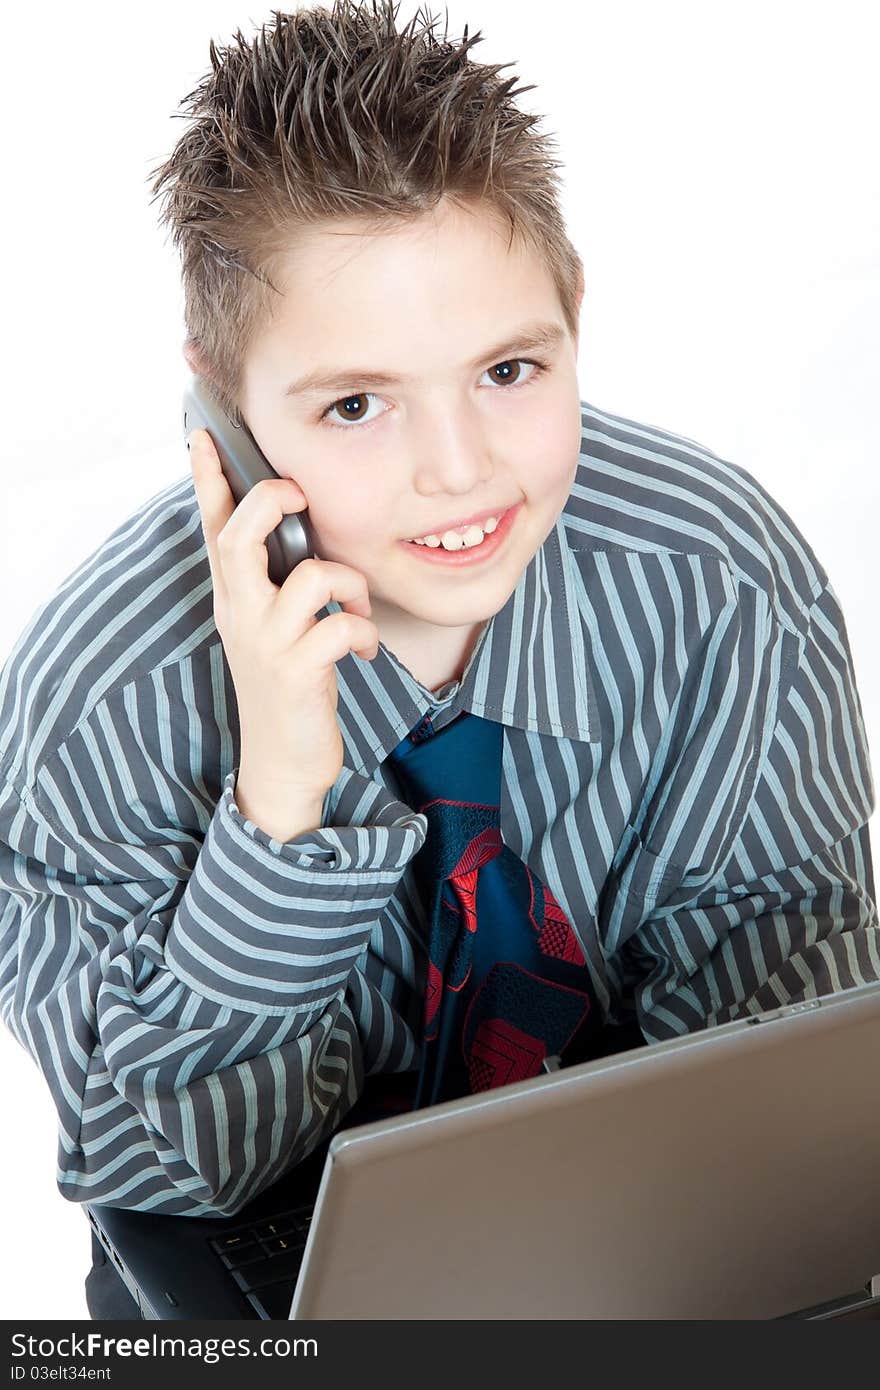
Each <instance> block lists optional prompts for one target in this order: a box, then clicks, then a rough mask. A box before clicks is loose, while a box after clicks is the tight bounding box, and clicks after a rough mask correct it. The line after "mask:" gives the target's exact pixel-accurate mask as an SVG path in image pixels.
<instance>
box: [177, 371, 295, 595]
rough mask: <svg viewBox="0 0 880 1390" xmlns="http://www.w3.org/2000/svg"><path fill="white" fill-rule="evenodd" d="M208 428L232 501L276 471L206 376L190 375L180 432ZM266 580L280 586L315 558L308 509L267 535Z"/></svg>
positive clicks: (275, 475)
mask: <svg viewBox="0 0 880 1390" xmlns="http://www.w3.org/2000/svg"><path fill="white" fill-rule="evenodd" d="M190 430H207V431H208V433H209V435H210V436H211V438H212V440H213V441H214V448H215V449H216V450H217V457H218V458H219V460H220V467H221V468H222V469H223V476H224V478H225V479H226V481H227V483H228V484H229V490H230V492H231V493H232V495H233V497H234V498H235V501H236V503H238V502H240V501H241V500H242V498H243V497H245V496H246V495H247V493H248V492H249V491H250V490H251V488H252V487H253V486H254V484H255V483H259V482H262V480H263V479H264V478H277V477H278V476H279V475H278V474H277V473H276V472H275V470H274V468H273V467H272V466H271V464H270V463H269V462H268V461H267V459H266V457H265V455H264V454H263V453H262V451H261V449H260V446H259V445H258V444H257V441H256V440H255V439H254V437H253V435H252V434H251V432H250V430H249V429H248V427H247V425H246V424H244V423H242V424H241V425H236V424H235V423H234V421H232V420H231V419H230V418H229V416H228V415H227V414H226V411H225V410H224V409H223V407H222V406H221V404H220V401H219V399H218V398H217V396H216V395H215V393H214V392H213V391H212V390H211V387H210V386H209V384H208V382H207V381H206V380H205V379H204V377H200V376H193V377H191V378H190V381H189V384H188V386H187V387H186V389H185V391H184V393H183V434H184V438H186V436H187V435H188V434H189V432H190ZM266 549H267V550H268V552H269V578H270V579H271V580H272V583H273V584H277V585H278V587H279V588H280V587H281V585H282V584H283V583H284V581H285V579H286V578H287V576H288V575H289V574H290V572H291V570H293V569H294V568H295V567H296V566H297V565H298V564H299V563H300V561H302V560H310V559H314V558H315V543H314V534H313V532H312V528H311V526H310V525H309V520H308V516H307V514H306V512H289V513H288V515H287V516H285V517H282V519H281V521H280V523H279V524H278V526H276V528H275V530H274V531H272V532H271V534H270V535H268V536H267V537H266Z"/></svg>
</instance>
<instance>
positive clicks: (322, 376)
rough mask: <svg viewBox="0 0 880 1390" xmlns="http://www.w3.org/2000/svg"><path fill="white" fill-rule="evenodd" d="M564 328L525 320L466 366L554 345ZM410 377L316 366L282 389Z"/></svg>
mask: <svg viewBox="0 0 880 1390" xmlns="http://www.w3.org/2000/svg"><path fill="white" fill-rule="evenodd" d="M565 332H566V330H565V328H564V327H563V325H562V324H560V323H552V322H540V323H527V324H524V325H523V327H522V328H521V329H520V330H519V332H518V333H515V334H514V335H513V336H512V337H508V338H505V339H504V341H503V342H501V343H497V344H496V346H495V347H490V348H487V349H486V351H485V352H481V353H480V355H479V357H475V358H474V360H473V361H472V362H470V363H468V364H467V365H468V367H469V368H473V367H478V366H479V365H480V363H481V362H501V361H503V360H504V358H505V356H506V354H508V353H511V352H513V351H514V350H515V349H517V348H522V349H523V350H525V351H528V350H529V349H531V348H553V347H556V346H557V345H558V344H559V342H560V341H561V339H562V338H563V337H564V336H565ZM414 380H416V378H415V377H412V376H396V375H395V374H394V373H392V372H377V371H373V370H368V369H364V368H361V367H347V368H344V369H343V370H341V371H340V370H337V369H334V370H333V371H328V370H325V369H324V368H323V367H318V368H316V369H315V370H314V371H312V372H309V373H307V375H306V376H302V377H300V378H299V379H298V380H297V381H292V382H291V383H290V385H289V386H288V387H286V389H285V391H284V395H285V396H307V395H315V394H316V393H318V392H323V391H344V390H346V388H347V387H351V386H354V385H355V384H356V385H358V386H396V385H398V384H399V383H401V382H407V381H414Z"/></svg>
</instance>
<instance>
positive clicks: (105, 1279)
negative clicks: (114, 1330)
mask: <svg viewBox="0 0 880 1390" xmlns="http://www.w3.org/2000/svg"><path fill="white" fill-rule="evenodd" d="M86 1306H87V1308H88V1310H89V1317H90V1318H92V1319H93V1321H95V1322H127V1321H130V1320H131V1319H132V1318H140V1316H141V1310H140V1308H139V1307H138V1306H137V1304H136V1303H135V1301H134V1299H133V1298H132V1296H131V1294H130V1293H129V1292H128V1289H127V1287H126V1285H125V1284H124V1283H123V1281H122V1279H121V1278H120V1276H119V1272H118V1271H117V1269H116V1266H115V1264H114V1263H113V1261H112V1260H111V1259H108V1257H107V1253H106V1251H105V1250H104V1247H103V1245H102V1244H101V1242H100V1241H99V1240H98V1237H97V1236H96V1235H95V1233H94V1231H92V1268H91V1269H90V1271H89V1273H88V1274H87V1275H86Z"/></svg>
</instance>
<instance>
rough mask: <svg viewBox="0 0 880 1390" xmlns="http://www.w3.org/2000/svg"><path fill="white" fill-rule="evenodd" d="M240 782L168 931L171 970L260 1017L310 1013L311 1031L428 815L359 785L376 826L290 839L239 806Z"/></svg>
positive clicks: (214, 822) (216, 818)
mask: <svg viewBox="0 0 880 1390" xmlns="http://www.w3.org/2000/svg"><path fill="white" fill-rule="evenodd" d="M236 776H237V771H236V770H233V771H232V772H230V773H229V774H228V775H227V777H226V778H225V780H224V783H223V791H222V794H221V796H220V800H219V801H218V803H217V806H216V808H215V811H214V815H213V817H212V819H211V822H210V825H209V826H208V830H207V833H206V835H205V839H204V842H203V844H202V848H201V851H200V853H199V857H198V859H197V861H196V865H195V868H194V869H193V872H192V874H191V876H190V879H189V882H188V883H187V887H186V890H185V892H184V894H183V896H182V898H181V900H180V902H179V904H178V908H177V912H176V913H175V917H174V920H173V922H172V924H171V926H170V927H169V929H168V933H167V936H166V939H165V963H166V965H167V966H168V968H169V969H170V970H171V971H172V973H173V974H174V975H176V976H177V978H178V979H180V980H181V981H183V982H184V983H185V984H187V985H188V986H189V987H190V988H191V989H193V990H195V991H196V992H197V993H199V994H201V995H204V996H205V997H206V998H209V999H213V1000H215V1001H216V1002H218V1003H223V1004H227V1005H229V1006H230V1007H232V1008H238V1009H245V1010H248V1011H250V1012H257V1013H263V1012H266V1013H275V1014H288V1013H290V1012H291V1011H294V1012H298V1011H300V1010H301V1011H303V1013H304V1015H305V1016H306V1017H305V1018H304V1023H303V1026H304V1027H308V1026H309V1023H310V1022H311V1021H313V1020H314V1017H315V1016H316V1014H320V1013H322V1012H324V1011H325V1009H326V1008H327V1006H328V1004H329V1003H330V1001H331V1000H332V999H333V998H335V997H338V996H341V994H342V993H343V992H344V989H345V985H346V982H347V980H348V976H349V974H350V972H351V970H352V967H353V966H354V963H355V961H356V960H357V958H358V957H359V956H360V955H361V953H362V952H363V951H364V950H365V948H366V946H367V943H368V941H369V938H370V935H371V933H372V931H373V928H374V927H375V925H376V922H377V920H378V918H379V917H380V916H381V914H382V913H383V912H384V910H385V908H386V906H387V904H388V901H389V899H390V898H391V897H392V895H393V894H394V892H395V891H396V889H397V885H398V883H399V881H400V878H401V876H402V874H403V872H404V870H405V868H406V866H407V864H408V863H409V861H410V860H411V859H412V858H413V856H414V855H415V854H416V853H417V852H418V850H419V849H420V848H421V846H422V845H423V843H424V840H425V836H426V834H427V828H428V823H427V819H426V817H425V816H424V815H423V814H417V813H415V812H414V811H413V810H412V809H411V808H410V807H409V806H406V805H405V804H404V803H403V802H401V801H398V800H396V799H395V798H394V797H393V796H392V795H391V794H390V793H389V792H388V791H387V790H386V789H385V788H384V787H381V786H379V785H378V784H377V783H375V782H372V781H370V779H368V778H365V777H360V778H359V780H360V782H361V783H362V784H363V793H364V796H363V801H362V803H361V804H363V805H365V806H366V808H367V814H368V815H369V818H370V819H369V823H368V824H365V825H347V826H326V827H322V828H320V829H315V830H311V831H307V832H305V833H304V834H302V835H297V836H295V837H294V838H293V839H292V840H289V841H287V842H286V843H282V842H281V841H279V840H275V839H273V838H272V837H271V836H270V835H267V834H266V832H265V831H263V830H261V829H260V827H259V826H257V825H254V823H253V822H252V821H249V820H247V819H246V818H245V817H244V816H243V815H242V814H241V812H240V811H239V810H238V807H237V806H236V804H235V798H234V789H235V781H236ZM349 776H350V777H351V778H355V777H358V776H359V775H358V774H355V773H350V774H349ZM326 806H327V799H326V798H325V802H324V807H325V809H326Z"/></svg>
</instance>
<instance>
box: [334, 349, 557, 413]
mask: <svg viewBox="0 0 880 1390" xmlns="http://www.w3.org/2000/svg"><path fill="white" fill-rule="evenodd" d="M519 366H526V367H534V369H535V370H534V371H533V372H532V373H531V374H530V375H529V376H527V377H526V379H525V381H521V380H520V379H519V375H521V374H519V375H508V376H503V377H502V379H501V381H500V382H497V381H496V383H495V384H496V385H500V386H509V387H519V388H524V387H526V386H529V385H531V383H532V382H533V381H535V380H536V379H537V378H538V377H539V376H540V375H541V374H542V372H544V371H546V370H547V364H546V363H545V362H538V361H536V360H535V359H534V358H531V357H511V358H507V359H506V360H505V361H504V362H496V363H495V364H494V366H491V367H487V368H486V372H495V371H497V370H498V369H499V367H500V368H504V369H508V371H509V370H510V369H513V368H517V367H519ZM372 395H373V392H372V391H359V392H356V393H355V394H353V395H351V396H340V397H339V398H338V399H337V400H335V401H331V402H330V404H329V405H328V406H326V407H325V408H324V409H323V410H322V411H321V414H320V417H319V418H320V419H321V420H322V421H323V420H327V423H328V425H329V426H330V428H331V429H337V428H338V429H350V428H351V427H352V426H353V425H360V424H361V423H362V422H366V423H365V424H364V428H366V427H367V426H369V425H372V424H374V423H375V421H376V420H378V419H379V418H380V416H378V415H376V416H373V418H372V419H371V418H370V417H369V416H368V415H367V414H366V413H365V412H364V411H363V410H362V411H360V413H357V412H356V413H354V414H352V413H350V412H348V411H346V413H345V416H344V418H345V419H346V420H347V421H348V423H347V424H343V423H342V418H343V417H334V418H333V419H332V420H331V419H330V418H329V416H330V415H331V412H332V411H335V410H336V408H337V406H343V407H345V406H348V405H350V404H351V402H353V401H363V400H367V399H368V398H369V397H371V396H372Z"/></svg>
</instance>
